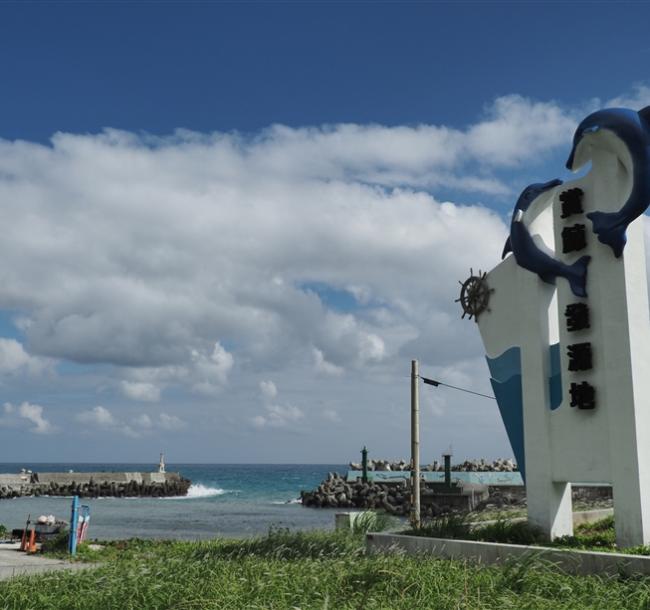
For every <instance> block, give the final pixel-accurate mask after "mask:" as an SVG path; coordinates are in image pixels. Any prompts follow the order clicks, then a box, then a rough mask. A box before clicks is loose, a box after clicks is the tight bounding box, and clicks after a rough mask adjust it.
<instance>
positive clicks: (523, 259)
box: [501, 179, 591, 297]
mask: <svg viewBox="0 0 650 610" xmlns="http://www.w3.org/2000/svg"><path fill="white" fill-rule="evenodd" d="M561 184H562V180H558V179H555V180H551V181H549V182H540V183H536V184H531V185H529V186H527V187H526V188H525V189H524V190H523V191H522V193H521V195H519V199H518V200H517V203H516V205H515V209H514V211H513V213H512V221H511V223H510V237H508V240H507V241H506V245H505V247H504V249H503V254H502V255H501V258H505V256H506V254H508V252H512V253H513V255H514V257H515V260H516V261H517V264H518V265H519V266H520V267H523V268H524V269H528V271H532V272H533V273H536V274H537V275H538V276H539V277H540V279H541V280H543V281H544V282H546V283H548V284H555V278H556V277H563V278H566V279H567V280H568V282H569V285H570V286H571V291H572V292H573V294H575V295H576V296H578V297H586V296H587V289H586V283H587V265H588V264H589V261H590V260H591V257H590V256H582V257H581V258H579V259H578V260H577V261H576V262H575V263H573V264H572V265H567V264H566V263H563V262H561V261H558V260H556V259H555V258H553V257H552V256H550V255H549V254H547V253H546V252H544V251H542V250H541V249H540V248H539V247H538V246H537V245H536V244H535V242H534V241H533V238H532V236H531V235H530V232H529V231H528V229H527V228H526V225H525V224H524V222H523V216H524V213H525V212H526V211H527V210H528V208H529V207H530V205H531V204H532V203H533V201H535V199H537V197H539V196H540V195H542V194H543V193H545V192H547V191H549V190H550V189H552V188H555V187H556V186H559V185H561Z"/></svg>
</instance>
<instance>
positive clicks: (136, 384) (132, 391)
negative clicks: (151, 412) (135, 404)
mask: <svg viewBox="0 0 650 610" xmlns="http://www.w3.org/2000/svg"><path fill="white" fill-rule="evenodd" d="M121 387H122V392H123V393H124V395H125V396H127V397H128V398H132V399H133V400H141V401H144V402H157V401H159V400H160V388H158V387H156V386H155V385H154V384H153V383H145V382H142V381H122V383H121Z"/></svg>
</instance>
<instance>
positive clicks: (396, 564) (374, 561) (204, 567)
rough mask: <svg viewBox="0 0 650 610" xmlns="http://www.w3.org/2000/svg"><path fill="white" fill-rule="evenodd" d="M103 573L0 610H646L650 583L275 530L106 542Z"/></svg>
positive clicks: (55, 583)
mask: <svg viewBox="0 0 650 610" xmlns="http://www.w3.org/2000/svg"><path fill="white" fill-rule="evenodd" d="M83 548H84V549H85V550H83V551H82V554H85V557H84V558H85V559H91V560H99V561H100V562H101V563H100V564H99V565H98V566H96V567H94V568H93V569H90V570H88V571H84V572H56V573H52V574H49V575H42V576H38V577H29V578H27V577H21V578H16V579H13V580H11V581H6V582H0V607H1V608H3V609H18V608H20V609H28V608H34V609H38V610H50V609H57V610H58V609H66V610H76V609H84V610H94V609H101V610H112V609H120V610H135V609H138V610H140V609H167V608H169V609H172V608H173V609H175V610H190V609H192V610H194V609H195V610H199V609H200V610H204V609H219V610H230V609H250V610H258V609H262V608H264V609H282V610H284V609H286V610H290V609H300V610H308V609H310V610H311V609H314V610H315V609H319V610H325V609H329V610H348V609H349V610H351V609H359V610H380V609H381V610H413V609H417V610H420V609H422V610H425V609H436V610H447V609H449V610H452V609H453V610H461V609H462V610H470V609H471V610H483V609H485V610H487V609H490V610H492V609H494V610H496V609H513V610H514V609H516V610H524V609H533V608H534V609H540V610H545V609H548V610H551V609H553V610H556V609H557V610H564V609H566V610H568V609H571V610H580V609H582V608H594V609H603V610H605V609H607V610H612V609H616V608H624V609H625V610H636V609H642V608H645V609H648V608H650V579H627V580H626V579H622V578H605V577H596V576H590V577H572V576H568V575H565V574H563V573H560V572H558V571H556V570H555V569H553V568H552V567H551V566H548V565H546V564H544V563H540V562H539V561H538V560H532V559H531V560H529V561H524V562H518V563H511V564H507V565H505V566H502V567H499V568H497V567H478V566H476V565H473V564H471V563H467V562H461V561H447V560H436V559H430V558H425V557H406V556H401V555H397V556H395V555H393V556H384V555H378V556H366V555H365V554H364V552H363V537H362V536H361V535H354V534H342V533H290V532H287V531H284V530H276V531H273V532H271V533H270V534H269V535H268V536H265V537H262V538H256V539H251V540H214V541H210V542H151V541H142V540H132V541H127V542H119V543H109V544H107V545H106V546H105V547H104V549H102V550H101V551H91V550H89V549H88V548H87V547H83Z"/></svg>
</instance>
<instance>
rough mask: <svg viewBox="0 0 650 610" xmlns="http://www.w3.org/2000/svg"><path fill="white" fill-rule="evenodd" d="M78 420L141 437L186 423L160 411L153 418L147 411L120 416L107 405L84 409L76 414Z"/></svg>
mask: <svg viewBox="0 0 650 610" xmlns="http://www.w3.org/2000/svg"><path fill="white" fill-rule="evenodd" d="M76 419H77V421H79V422H80V423H82V424H85V425H86V426H89V427H91V428H92V427H94V428H100V429H104V430H112V431H113V432H117V433H119V434H123V435H124V436H129V437H132V438H139V437H141V436H142V435H144V434H149V433H151V432H153V431H155V430H156V429H158V430H180V429H181V428H184V427H185V426H186V423H185V422H184V421H183V420H182V419H180V418H179V417H176V416H175V415H169V414H168V413H159V414H158V417H157V418H155V419H152V417H151V416H150V415H148V414H147V413H141V414H139V415H137V416H135V417H131V418H130V419H129V420H127V419H122V418H118V417H116V416H115V415H113V413H112V412H111V411H110V410H109V409H107V408H106V407H102V406H96V407H93V408H92V409H89V410H87V411H82V412H80V413H78V414H77V416H76Z"/></svg>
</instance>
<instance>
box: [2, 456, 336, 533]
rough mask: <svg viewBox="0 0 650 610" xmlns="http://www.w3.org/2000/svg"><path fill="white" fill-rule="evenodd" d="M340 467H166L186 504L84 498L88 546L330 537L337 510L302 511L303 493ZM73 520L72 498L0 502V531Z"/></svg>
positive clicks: (143, 467) (11, 469)
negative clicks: (318, 532)
mask: <svg viewBox="0 0 650 610" xmlns="http://www.w3.org/2000/svg"><path fill="white" fill-rule="evenodd" d="M21 468H27V469H30V470H33V471H35V472H67V471H69V470H74V471H75V472H98V471H118V472H121V471H128V472H134V471H142V472H150V471H152V470H154V469H155V467H154V466H152V464H151V463H148V464H72V463H68V464H64V463H58V464H57V463H47V464H45V463H31V464H26V463H21V464H8V463H4V464H3V463H0V472H1V473H16V472H19V471H20V469H21ZM346 470H347V466H345V465H342V464H167V471H168V472H180V473H181V475H182V476H184V477H186V478H188V479H190V480H191V481H192V486H191V487H190V490H189V493H188V495H187V497H182V498H181V497H179V498H96V499H94V498H83V499H82V500H81V503H82V504H87V505H88V506H90V515H91V517H90V528H89V532H88V536H89V538H91V539H92V538H97V539H100V540H110V539H121V538H131V537H139V538H175V539H185V540H195V539H206V538H214V537H216V536H222V537H241V536H255V535H260V534H266V533H267V532H268V531H269V529H270V528H272V527H275V528H289V529H291V530H294V531H295V530H311V529H333V528H334V514H335V513H336V512H337V511H336V510H335V509H313V508H304V507H303V506H302V505H301V504H300V503H299V501H298V498H299V496H300V490H302V489H305V490H311V489H315V488H316V487H317V486H318V485H319V484H320V482H321V481H322V480H323V479H324V478H326V477H327V473H328V472H331V471H337V472H340V473H344V472H346ZM29 514H31V516H32V518H33V519H34V518H37V517H38V516H39V515H49V514H52V515H55V516H56V517H58V518H63V519H65V520H66V521H68V520H69V519H70V498H60V497H52V498H49V497H40V498H15V499H11V500H0V524H2V525H5V526H6V527H7V528H8V529H11V528H18V527H24V526H25V521H26V519H27V516H28V515H29Z"/></svg>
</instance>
